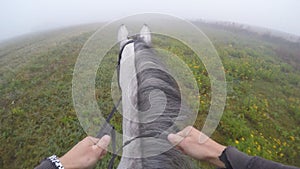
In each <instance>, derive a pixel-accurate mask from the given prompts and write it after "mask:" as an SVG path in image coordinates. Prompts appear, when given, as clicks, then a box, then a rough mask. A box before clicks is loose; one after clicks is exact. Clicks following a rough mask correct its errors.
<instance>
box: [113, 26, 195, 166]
mask: <svg viewBox="0 0 300 169" xmlns="http://www.w3.org/2000/svg"><path fill="white" fill-rule="evenodd" d="M118 41H119V42H120V67H119V84H120V88H121V91H122V112H123V124H122V127H123V144H126V141H128V140H130V139H132V138H136V139H134V140H133V141H131V142H130V143H129V144H128V145H127V146H124V148H123V152H122V158H121V161H120V164H119V166H118V168H120V169H124V168H126V169H127V168H130V169H141V168H156V169H159V168H163V169H168V168H170V169H171V168H172V169H177V168H178V169H179V168H180V169H183V168H184V169H185V168H192V165H191V160H190V159H189V158H188V157H186V156H185V155H184V154H182V153H181V152H180V151H178V150H177V149H175V148H174V147H172V145H171V144H170V143H169V142H168V140H167V134H168V133H170V132H177V131H178V130H179V129H178V128H177V126H176V125H175V124H174V122H175V121H176V119H178V118H180V117H179V111H181V112H182V111H183V112H184V111H186V112H188V108H187V107H185V106H182V100H181V95H180V90H179V87H178V85H177V83H176V81H175V80H174V79H173V78H172V76H171V75H170V74H168V73H167V70H166V68H165V66H164V65H163V64H162V62H161V61H160V60H159V58H158V57H156V56H157V54H156V52H155V50H154V49H153V48H151V33H150V29H149V28H148V26H146V25H144V26H143V28H142V29H141V31H140V34H139V35H135V36H131V37H129V36H128V31H127V28H126V27H125V26H124V25H122V26H121V27H120V29H119V33H118Z"/></svg>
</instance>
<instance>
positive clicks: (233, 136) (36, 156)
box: [0, 25, 300, 168]
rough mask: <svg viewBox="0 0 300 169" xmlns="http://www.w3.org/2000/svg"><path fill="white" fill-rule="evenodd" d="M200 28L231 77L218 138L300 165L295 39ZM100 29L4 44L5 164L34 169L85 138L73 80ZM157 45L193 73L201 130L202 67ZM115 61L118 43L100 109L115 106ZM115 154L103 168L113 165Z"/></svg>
mask: <svg viewBox="0 0 300 169" xmlns="http://www.w3.org/2000/svg"><path fill="white" fill-rule="evenodd" d="M199 27H201V28H202V30H203V31H204V32H205V33H206V34H207V35H208V37H209V38H210V39H211V40H212V42H213V44H214V45H215V47H216V49H217V51H218V53H219V55H220V57H221V59H222V62H223V65H224V68H225V73H226V79H227V82H228V83H227V91H228V97H227V103H226V108H225V111H224V114H223V117H222V119H221V122H220V124H219V126H218V128H217V131H216V132H215V133H214V135H213V138H214V139H216V140H218V141H219V142H220V143H222V144H225V145H233V146H236V147H237V148H238V149H240V150H241V151H243V152H245V153H248V154H250V155H258V156H262V157H264V158H267V159H270V160H275V161H278V162H282V163H285V164H290V165H296V166H300V162H299V160H298V159H300V154H299V152H300V134H299V133H300V127H298V126H300V125H299V124H300V121H299V119H300V107H299V105H300V104H299V103H300V70H299V67H300V61H299V58H300V56H299V53H300V51H299V48H297V44H291V43H290V42H286V41H284V40H279V39H273V40H272V39H271V38H270V37H268V38H266V37H261V36H258V35H253V34H247V33H245V32H235V31H232V30H230V29H228V30H224V29H220V28H216V27H213V26H210V25H199ZM94 30H95V27H94V26H89V27H78V28H69V29H66V30H62V31H55V32H52V33H45V34H40V35H37V36H35V38H31V39H28V38H23V39H21V40H18V41H14V42H10V43H7V44H1V46H0V49H1V50H0V65H1V66H0V97H1V99H0V104H1V109H0V114H1V118H0V122H1V128H0V145H2V146H1V147H0V168H33V167H34V166H35V165H37V164H38V163H39V161H40V160H42V159H43V158H44V157H47V156H50V155H52V154H57V155H58V156H61V155H63V154H64V153H65V152H66V151H68V150H69V149H70V148H71V147H72V146H73V145H75V144H76V143H77V142H78V141H79V140H81V139H82V138H84V137H85V136H86V134H85V132H84V131H83V129H82V128H81V126H80V123H79V121H78V119H77V117H76V112H75V110H74V108H73V103H72V93H71V87H72V84H71V83H72V73H73V68H74V64H75V62H76V58H77V56H78V54H79V51H80V49H81V47H82V46H83V44H84V43H85V41H86V40H87V39H88V37H89V36H90V35H91V34H92V33H93V32H94ZM153 44H154V45H157V46H159V47H160V48H162V49H166V50H168V51H170V52H172V53H174V54H176V55H177V56H178V57H179V58H181V59H182V60H183V61H185V62H186V64H187V65H188V66H189V67H190V69H191V70H192V72H193V75H194V77H195V79H196V81H197V85H198V86H199V93H200V94H201V98H200V99H199V98H194V99H196V101H198V102H199V104H200V109H199V114H198V117H197V120H196V123H195V126H196V127H197V128H199V129H201V127H202V125H203V122H204V119H205V117H206V114H207V113H208V109H209V106H210V98H211V96H210V81H209V78H208V76H207V72H206V70H205V68H204V66H203V64H202V63H201V61H200V60H197V58H196V57H195V56H194V54H193V52H191V51H190V50H189V48H188V47H186V46H184V45H183V44H181V43H180V42H178V41H175V40H173V39H166V38H162V37H155V38H154V39H153ZM297 50H298V51H299V52H297ZM116 59H117V48H114V49H113V50H112V51H111V52H110V53H108V54H107V56H105V58H104V60H103V63H105V64H102V67H100V68H99V69H98V73H97V75H98V76H97V79H96V98H97V100H98V104H99V107H100V108H101V110H102V112H107V113H109V111H110V110H111V108H112V107H111V106H112V99H111V95H110V80H111V76H112V74H113V70H114V69H113V67H114V65H115V64H116ZM169 63H170V64H171V62H169ZM171 65H172V64H171ZM100 79H101V81H100ZM121 120H122V119H121V116H120V115H118V116H116V117H114V118H113V119H112V121H113V123H114V125H115V126H116V128H117V130H118V131H119V132H121V131H122V129H121V126H120V124H121ZM109 158H110V155H108V156H106V157H105V159H103V160H102V161H101V162H100V163H99V164H98V166H97V168H105V167H107V164H108V160H109ZM117 164H118V162H116V165H117ZM202 168H212V167H211V166H209V165H205V166H204V167H202Z"/></svg>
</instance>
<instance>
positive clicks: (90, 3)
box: [0, 0, 300, 41]
mask: <svg viewBox="0 0 300 169" xmlns="http://www.w3.org/2000/svg"><path fill="white" fill-rule="evenodd" d="M299 7H300V1H299V0H180V1H179V0H1V1H0V21H1V23H0V24H1V25H0V41H3V40H5V39H9V38H12V37H15V36H19V35H23V34H28V33H33V32H37V31H44V30H51V29H56V28H60V27H66V26H72V25H79V24H87V23H95V22H103V21H113V20H116V19H119V18H122V17H125V16H129V15H133V14H139V13H153V12H154V13H163V14H169V15H173V16H178V17H180V18H185V19H204V20H208V21H229V22H236V23H242V24H248V25H253V26H259V27H265V28H271V29H274V30H279V31H283V32H287V33H291V34H294V35H298V36H300V19H299V18H300V10H299Z"/></svg>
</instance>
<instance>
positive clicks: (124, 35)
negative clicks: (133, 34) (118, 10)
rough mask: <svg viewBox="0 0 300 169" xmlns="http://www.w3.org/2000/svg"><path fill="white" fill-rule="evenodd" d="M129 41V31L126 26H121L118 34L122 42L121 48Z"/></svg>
mask: <svg viewBox="0 0 300 169" xmlns="http://www.w3.org/2000/svg"><path fill="white" fill-rule="evenodd" d="M127 39H128V30H127V28H126V26H125V25H121V26H120V28H119V32H118V42H120V47H121V48H122V46H123V45H124V43H125V42H126V40H127Z"/></svg>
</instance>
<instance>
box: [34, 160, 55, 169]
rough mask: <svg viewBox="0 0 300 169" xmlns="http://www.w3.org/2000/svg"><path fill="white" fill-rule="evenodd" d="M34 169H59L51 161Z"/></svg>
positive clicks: (44, 161) (45, 161)
mask: <svg viewBox="0 0 300 169" xmlns="http://www.w3.org/2000/svg"><path fill="white" fill-rule="evenodd" d="M34 169H57V168H56V166H55V165H54V164H53V163H52V162H51V161H50V160H48V159H45V160H43V161H42V162H41V163H40V164H39V165H38V166H36V167H35V168H34Z"/></svg>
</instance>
